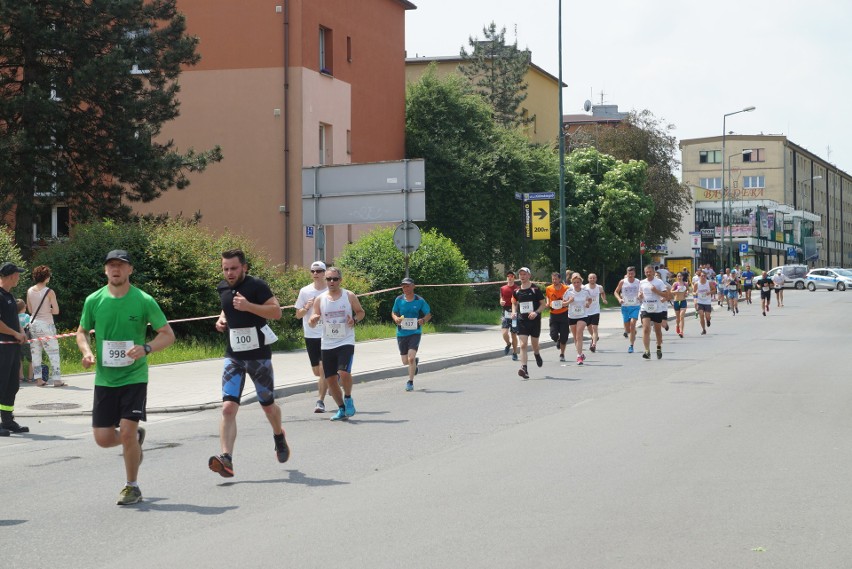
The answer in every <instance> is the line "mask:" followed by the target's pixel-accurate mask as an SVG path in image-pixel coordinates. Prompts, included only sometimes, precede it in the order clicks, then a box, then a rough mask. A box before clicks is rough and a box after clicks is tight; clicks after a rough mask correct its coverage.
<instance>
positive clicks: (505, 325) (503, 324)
mask: <svg viewBox="0 0 852 569" xmlns="http://www.w3.org/2000/svg"><path fill="white" fill-rule="evenodd" d="M500 328H502V329H503V330H509V331H510V332H512V334H517V333H518V328H517V326H512V319H511V318H505V317H504V318H503V319H502V320H501V321H500Z"/></svg>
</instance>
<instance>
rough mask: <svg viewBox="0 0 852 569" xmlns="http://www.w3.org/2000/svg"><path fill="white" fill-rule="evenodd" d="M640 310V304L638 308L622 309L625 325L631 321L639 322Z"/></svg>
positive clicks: (627, 307)
mask: <svg viewBox="0 0 852 569" xmlns="http://www.w3.org/2000/svg"><path fill="white" fill-rule="evenodd" d="M639 308H641V307H640V306H639V305H638V304H637V305H636V306H622V307H621V318H622V319H623V320H624V323H625V324H626V323H628V322H630V321H631V320H639Z"/></svg>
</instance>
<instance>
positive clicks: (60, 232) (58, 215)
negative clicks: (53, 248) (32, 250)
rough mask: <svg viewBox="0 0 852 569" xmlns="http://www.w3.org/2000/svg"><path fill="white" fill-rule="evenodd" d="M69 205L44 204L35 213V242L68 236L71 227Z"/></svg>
mask: <svg viewBox="0 0 852 569" xmlns="http://www.w3.org/2000/svg"><path fill="white" fill-rule="evenodd" d="M68 220H69V216H68V207H67V206H64V205H43V206H41V207H39V208H38V209H37V210H36V211H35V213H34V215H33V243H36V242H38V241H39V240H41V239H49V238H51V237H66V236H68V229H69V222H68Z"/></svg>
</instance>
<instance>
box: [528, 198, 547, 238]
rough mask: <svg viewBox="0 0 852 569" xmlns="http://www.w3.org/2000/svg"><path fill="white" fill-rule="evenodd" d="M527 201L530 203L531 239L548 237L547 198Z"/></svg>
mask: <svg viewBox="0 0 852 569" xmlns="http://www.w3.org/2000/svg"><path fill="white" fill-rule="evenodd" d="M528 203H531V204H532V208H531V210H530V214H531V216H532V219H531V223H532V238H533V240H536V241H537V240H544V239H550V202H549V201H547V200H535V201H533V202H528Z"/></svg>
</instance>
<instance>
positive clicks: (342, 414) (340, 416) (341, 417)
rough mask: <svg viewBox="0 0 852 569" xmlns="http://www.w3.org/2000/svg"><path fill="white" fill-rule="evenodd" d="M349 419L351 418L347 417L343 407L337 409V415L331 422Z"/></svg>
mask: <svg viewBox="0 0 852 569" xmlns="http://www.w3.org/2000/svg"><path fill="white" fill-rule="evenodd" d="M348 418H349V417H347V416H346V410H345V409H344V408H343V407H339V408H338V409H337V413H335V414H334V415H332V417H331V420H332V421H345V420H346V419H348Z"/></svg>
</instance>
